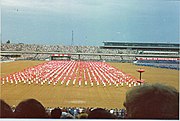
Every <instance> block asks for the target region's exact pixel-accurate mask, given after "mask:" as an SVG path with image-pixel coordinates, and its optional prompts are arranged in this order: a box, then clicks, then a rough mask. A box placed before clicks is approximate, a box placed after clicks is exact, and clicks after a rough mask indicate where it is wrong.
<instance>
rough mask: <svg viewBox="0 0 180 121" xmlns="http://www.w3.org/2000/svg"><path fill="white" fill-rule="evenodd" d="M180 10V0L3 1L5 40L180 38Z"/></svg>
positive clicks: (94, 42) (91, 41)
mask: <svg viewBox="0 0 180 121" xmlns="http://www.w3.org/2000/svg"><path fill="white" fill-rule="evenodd" d="M179 9H180V1H178V0H1V31H0V32H1V41H2V42H3V43H5V42H7V40H10V41H11V43H25V44H43V45H57V44H58V45H81V46H86V45H89V46H100V45H103V41H116V42H139V43H141V42H155V43H157V42H163V43H180V41H179V40H180V39H179V36H180V34H179V33H180V32H179V27H180V26H179V15H180V11H179ZM72 31H73V41H72Z"/></svg>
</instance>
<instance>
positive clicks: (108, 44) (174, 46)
mask: <svg viewBox="0 0 180 121" xmlns="http://www.w3.org/2000/svg"><path fill="white" fill-rule="evenodd" d="M103 43H104V46H101V47H102V48H111V49H113V48H121V49H128V48H129V49H149V50H151V49H156V50H159V49H161V50H176V51H177V50H179V46H180V44H178V43H134V42H114V41H104V42H103Z"/></svg>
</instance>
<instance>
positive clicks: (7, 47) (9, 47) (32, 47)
mask: <svg viewBox="0 0 180 121" xmlns="http://www.w3.org/2000/svg"><path fill="white" fill-rule="evenodd" d="M1 50H2V51H30V52H33V51H36V52H61V53H103V54H135V53H138V52H137V50H127V49H104V48H101V47H99V46H63V45H37V44H22V43H20V44H12V43H2V44H1ZM49 57H50V54H38V55H36V54H22V55H21V57H18V58H17V59H25V60H32V59H34V60H43V59H47V58H49ZM71 58H72V59H74V60H78V59H79V57H78V55H72V57H71ZM3 59H4V58H3V57H2V56H1V60H3ZM80 59H81V60H100V59H103V60H107V61H121V60H125V59H126V60H132V59H134V58H131V57H126V58H122V57H120V56H111V57H110V56H102V57H101V58H100V57H99V56H91V55H81V58H80Z"/></svg>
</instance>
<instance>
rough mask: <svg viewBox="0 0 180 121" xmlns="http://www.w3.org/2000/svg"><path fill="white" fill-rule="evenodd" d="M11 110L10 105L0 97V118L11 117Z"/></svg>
mask: <svg viewBox="0 0 180 121" xmlns="http://www.w3.org/2000/svg"><path fill="white" fill-rule="evenodd" d="M12 117H13V112H12V109H11V107H10V106H9V105H8V104H7V103H6V102H5V101H4V100H2V99H0V118H12Z"/></svg>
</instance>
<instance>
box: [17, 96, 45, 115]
mask: <svg viewBox="0 0 180 121" xmlns="http://www.w3.org/2000/svg"><path fill="white" fill-rule="evenodd" d="M15 115H16V117H17V118H47V117H48V115H47V113H46V110H45V108H44V106H43V105H42V104H41V103H40V102H39V101H37V100H35V99H27V100H24V101H22V102H20V103H19V104H18V106H17V107H16V109H15Z"/></svg>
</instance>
